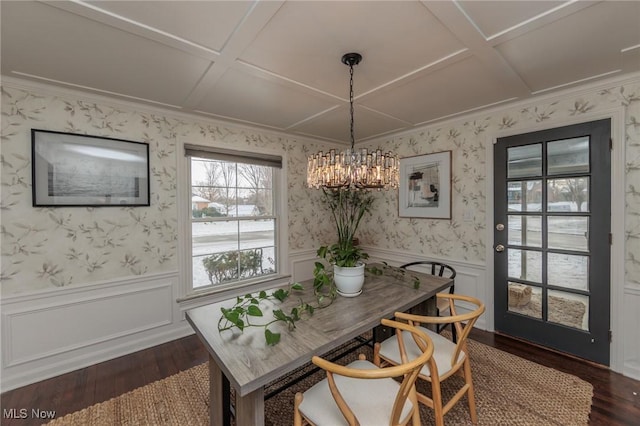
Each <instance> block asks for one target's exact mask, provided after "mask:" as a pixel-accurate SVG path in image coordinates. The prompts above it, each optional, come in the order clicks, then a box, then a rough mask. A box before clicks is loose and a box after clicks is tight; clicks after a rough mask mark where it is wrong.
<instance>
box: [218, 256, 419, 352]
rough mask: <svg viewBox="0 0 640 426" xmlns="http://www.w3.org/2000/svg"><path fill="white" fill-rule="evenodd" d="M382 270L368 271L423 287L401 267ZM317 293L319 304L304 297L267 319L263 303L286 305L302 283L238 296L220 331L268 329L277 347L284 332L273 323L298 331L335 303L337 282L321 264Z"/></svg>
mask: <svg viewBox="0 0 640 426" xmlns="http://www.w3.org/2000/svg"><path fill="white" fill-rule="evenodd" d="M382 265H383V266H382V268H378V267H376V266H372V267H368V268H366V270H367V272H369V273H371V274H373V275H383V274H384V275H388V276H391V277H394V278H396V279H398V280H401V281H405V282H407V281H408V282H410V283H412V284H413V288H415V289H418V288H420V278H418V277H417V276H416V275H413V274H412V273H411V271H408V270H406V269H402V268H398V267H396V266H390V265H388V264H387V263H386V262H382ZM313 277H314V278H313V294H314V296H315V304H311V303H307V302H305V301H304V300H302V298H300V299H299V301H300V303H299V304H298V305H296V306H294V307H293V308H291V310H290V311H289V312H288V313H286V312H285V311H284V310H282V309H274V310H273V317H272V318H270V319H266V318H265V315H264V312H263V310H262V308H261V307H260V304H261V303H264V302H268V301H271V302H280V303H282V302H284V301H285V300H287V299H288V298H289V297H291V296H292V295H294V294H295V292H296V291H302V290H304V287H303V286H302V284H300V283H293V284H291V285H290V286H289V289H288V290H287V289H284V288H279V289H277V290H274V291H272V292H271V293H268V292H266V291H264V290H263V291H260V292H258V293H255V294H252V293H249V294H246V295H244V296H238V297H237V298H236V302H235V304H234V305H233V306H232V307H230V308H224V307H221V308H220V310H221V311H222V316H221V317H220V319H219V320H218V331H219V332H221V333H222V332H223V331H227V330H232V329H234V328H235V329H238V330H239V331H240V332H243V331H244V330H245V329H246V328H248V327H262V328H264V337H265V340H266V342H267V345H270V346H272V345H276V344H278V343H279V342H280V337H281V334H280V333H276V332H274V331H272V330H271V329H270V328H269V327H270V326H271V325H272V324H275V323H278V322H282V323H285V324H286V325H287V328H288V329H289V330H290V331H291V330H294V329H295V328H296V322H297V321H300V320H301V319H303V318H304V317H305V316H311V315H313V313H314V312H315V310H316V309H322V308H325V307H327V306H329V305H330V304H331V303H333V300H334V299H335V298H336V295H337V292H336V286H335V283H334V282H333V276H332V274H331V272H329V271H328V270H327V269H326V268H325V265H324V264H323V263H321V262H316V263H315V268H314V270H313Z"/></svg>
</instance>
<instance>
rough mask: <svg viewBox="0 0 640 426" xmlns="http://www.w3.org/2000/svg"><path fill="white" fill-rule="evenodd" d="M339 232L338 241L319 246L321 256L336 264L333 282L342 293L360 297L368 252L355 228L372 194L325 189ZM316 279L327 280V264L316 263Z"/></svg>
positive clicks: (340, 189) (343, 189)
mask: <svg viewBox="0 0 640 426" xmlns="http://www.w3.org/2000/svg"><path fill="white" fill-rule="evenodd" d="M323 192H324V196H325V201H326V204H327V206H328V207H329V209H330V211H331V214H332V216H333V220H334V223H335V226H336V231H337V234H338V241H337V242H336V243H334V244H332V245H330V246H322V247H320V248H319V249H318V252H317V254H318V257H320V258H322V259H325V260H326V261H327V262H329V263H330V264H331V265H333V281H334V282H335V285H336V287H337V291H338V293H339V294H341V295H343V296H357V295H358V294H360V292H361V290H362V285H363V284H364V262H363V260H365V259H368V258H369V255H368V254H367V253H365V252H364V251H363V250H362V249H361V248H360V247H359V246H358V245H357V242H356V239H355V234H356V231H357V230H358V226H359V225H360V221H361V220H362V218H363V216H364V215H365V213H367V212H369V211H370V208H371V205H372V204H373V200H374V198H373V195H372V194H371V193H370V192H367V191H364V190H357V189H356V190H354V189H346V188H339V189H334V190H326V189H323ZM314 276H315V277H316V280H318V279H321V280H324V281H326V280H327V278H326V277H327V272H326V270H325V268H324V265H323V264H322V263H320V262H316V265H315V270H314Z"/></svg>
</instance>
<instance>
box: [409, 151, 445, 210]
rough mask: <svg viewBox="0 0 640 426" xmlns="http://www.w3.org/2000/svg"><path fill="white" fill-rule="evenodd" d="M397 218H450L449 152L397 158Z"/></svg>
mask: <svg viewBox="0 0 640 426" xmlns="http://www.w3.org/2000/svg"><path fill="white" fill-rule="evenodd" d="M398 204H399V207H398V209H399V211H398V216H400V217H421V218H429V219H451V151H443V152H437V153H433V154H425V155H417V156H415V157H407V158H401V159H400V186H399V193H398Z"/></svg>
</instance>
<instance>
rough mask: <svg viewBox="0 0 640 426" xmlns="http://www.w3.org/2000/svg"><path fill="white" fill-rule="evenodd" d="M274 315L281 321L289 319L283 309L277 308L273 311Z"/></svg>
mask: <svg viewBox="0 0 640 426" xmlns="http://www.w3.org/2000/svg"><path fill="white" fill-rule="evenodd" d="M273 316H274V317H275V318H276V319H278V320H280V321H287V319H288V318H289V317H287V315H286V314H285V313H284V312H282V309H276V310H275V311H273Z"/></svg>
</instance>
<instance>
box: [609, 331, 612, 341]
mask: <svg viewBox="0 0 640 426" xmlns="http://www.w3.org/2000/svg"><path fill="white" fill-rule="evenodd" d="M611 342H613V332H612V331H611V330H609V343H611Z"/></svg>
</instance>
